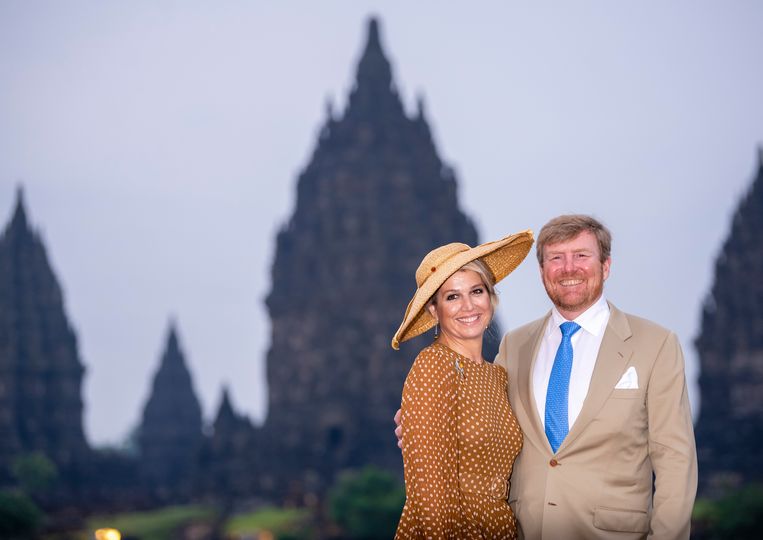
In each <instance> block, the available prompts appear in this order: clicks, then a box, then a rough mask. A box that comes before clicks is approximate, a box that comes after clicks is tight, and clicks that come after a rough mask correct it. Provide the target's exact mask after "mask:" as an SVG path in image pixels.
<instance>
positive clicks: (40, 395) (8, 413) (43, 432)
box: [0, 189, 89, 476]
mask: <svg viewBox="0 0 763 540" xmlns="http://www.w3.org/2000/svg"><path fill="white" fill-rule="evenodd" d="M84 371H85V370H84V367H83V366H82V363H81V361H80V358H79V353H78V351H77V338H76V336H75V335H74V330H73V329H72V327H71V325H70V324H69V321H68V319H67V317H66V313H65V309H64V299H63V294H62V292H61V288H60V286H59V284H58V280H57V279H56V276H55V275H54V273H53V269H52V268H51V266H50V263H49V261H48V257H47V254H46V251H45V246H44V245H43V243H42V240H41V238H40V236H39V235H38V234H37V233H36V232H35V231H34V230H33V229H32V228H31V226H30V225H29V223H28V221H27V215H26V209H25V208H24V198H23V193H22V191H21V189H19V190H18V194H17V200H16V208H15V210H14V213H13V217H12V219H11V221H10V223H9V224H8V226H7V227H6V229H5V231H4V232H3V233H2V237H0V465H5V466H7V464H8V463H9V460H11V459H12V458H13V457H14V456H16V455H18V454H21V453H29V452H42V453H44V454H45V455H46V456H47V457H48V458H50V459H51V460H52V461H53V462H55V463H56V465H58V467H59V468H60V469H61V472H62V473H63V475H64V476H66V475H67V470H68V469H69V468H70V467H71V466H73V465H75V463H76V462H77V461H80V460H82V459H83V458H84V457H86V456H87V453H88V452H89V448H88V445H87V441H86V440H85V435H84V431H83V427H82V410H83V405H82V378H83V375H84ZM0 469H5V467H2V466H0ZM4 472H5V473H7V469H5V471H4ZM0 476H2V475H1V474H0Z"/></svg>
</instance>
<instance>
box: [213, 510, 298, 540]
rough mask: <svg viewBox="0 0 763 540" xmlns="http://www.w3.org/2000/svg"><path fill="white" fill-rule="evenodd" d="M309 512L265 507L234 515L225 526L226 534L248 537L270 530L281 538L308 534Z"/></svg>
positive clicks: (283, 539) (285, 538)
mask: <svg viewBox="0 0 763 540" xmlns="http://www.w3.org/2000/svg"><path fill="white" fill-rule="evenodd" d="M309 516H310V515H309V512H308V511H307V510H304V509H298V508H288V509H279V508H273V507H270V506H268V507H265V508H261V509H260V510H257V511H256V512H251V513H248V514H237V515H235V516H233V517H232V518H231V519H230V520H229V521H228V522H227V524H226V526H225V534H226V535H228V536H231V537H233V538H239V537H243V538H247V537H251V536H254V535H255V534H256V533H258V532H262V531H268V532H270V533H272V534H273V536H274V537H275V538H277V539H279V540H287V539H289V538H304V537H305V536H307V534H306V533H307V527H308V525H307V523H308V520H309Z"/></svg>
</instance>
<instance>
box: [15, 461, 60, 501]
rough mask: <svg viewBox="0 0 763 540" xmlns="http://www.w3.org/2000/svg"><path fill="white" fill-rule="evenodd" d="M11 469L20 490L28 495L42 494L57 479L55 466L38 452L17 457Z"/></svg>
mask: <svg viewBox="0 0 763 540" xmlns="http://www.w3.org/2000/svg"><path fill="white" fill-rule="evenodd" d="M11 469H12V471H13V476H15V477H16V480H17V481H18V483H19V485H20V486H21V489H23V490H24V492H25V493H28V494H30V495H32V494H39V493H42V492H44V491H45V490H47V489H48V488H49V487H51V486H52V485H53V484H54V483H55V482H56V480H57V479H58V469H57V468H56V466H55V464H54V463H53V462H52V461H51V460H50V459H48V457H47V456H46V455H45V454H42V453H40V452H34V453H31V454H24V455H22V456H19V457H17V458H16V459H14V460H13V464H12V466H11Z"/></svg>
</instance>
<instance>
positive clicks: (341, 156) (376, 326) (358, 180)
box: [265, 20, 495, 494]
mask: <svg viewBox="0 0 763 540" xmlns="http://www.w3.org/2000/svg"><path fill="white" fill-rule="evenodd" d="M454 241H460V242H465V243H467V244H470V245H474V244H476V243H477V232H476V230H475V227H474V225H473V223H472V222H471V220H470V219H469V218H468V217H467V216H465V215H464V213H463V212H462V211H461V209H460V208H459V204H458V198H457V182H456V177H455V174H454V171H453V169H452V168H451V167H449V166H448V165H447V164H446V163H444V162H443V161H442V159H441V158H440V157H439V155H438V153H437V149H436V148H435V145H434V142H433V140H432V134H431V131H430V127H429V123H428V121H427V119H426V117H425V114H424V110H423V105H422V103H421V101H419V104H418V109H417V110H416V111H415V112H413V113H412V114H408V113H407V112H406V110H405V107H404V105H403V102H402V100H401V97H400V95H399V94H398V91H397V89H396V87H395V83H394V79H393V76H392V69H391V67H390V62H389V60H388V59H387V57H386V55H385V53H384V50H383V48H382V43H381V40H380V35H379V24H378V22H377V21H376V20H371V21H370V22H369V25H368V37H367V42H366V44H365V48H364V50H363V52H362V55H361V57H360V61H359V62H358V65H357V76H356V80H355V84H354V86H353V88H352V89H351V91H350V95H349V99H348V102H347V106H346V108H345V110H344V112H343V113H341V114H338V115H335V114H334V113H333V112H331V111H329V112H328V115H327V118H326V120H325V123H324V124H323V126H322V129H321V131H320V136H319V138H318V141H317V144H316V148H315V151H314V152H313V155H312V157H311V159H310V161H309V163H308V164H307V166H306V167H305V169H304V170H303V171H302V173H301V174H300V175H299V179H298V183H297V201H296V208H295V210H294V213H293V215H292V216H291V217H290V218H289V220H288V222H287V223H285V224H284V225H283V227H282V229H281V230H280V232H279V233H278V238H277V245H276V253H275V260H274V262H273V267H272V284H273V288H272V290H271V292H270V294H269V295H268V297H267V307H268V310H269V312H270V317H271V320H272V337H271V346H270V350H269V352H268V355H267V378H268V389H269V390H268V392H269V403H268V405H269V406H268V416H267V422H266V425H265V432H266V433H267V434H268V435H269V436H268V439H269V440H272V441H273V442H274V445H275V448H274V449H273V452H274V456H277V460H276V461H277V463H276V464H274V465H275V468H274V469H273V471H274V474H278V475H282V476H284V477H289V478H291V482H290V487H291V488H293V489H294V490H296V491H298V492H302V493H308V494H309V493H317V492H320V491H322V490H323V489H325V487H326V486H327V485H330V483H331V481H332V480H333V477H334V476H335V474H336V473H337V472H338V471H341V470H342V469H346V468H355V467H361V466H364V465H367V464H374V465H376V466H378V467H382V468H386V469H389V470H394V471H399V472H402V459H401V457H400V452H399V449H398V448H397V446H396V445H395V439H394V436H393V434H392V428H393V423H392V415H393V414H394V412H395V410H397V408H398V407H399V405H400V395H401V391H402V385H403V381H404V379H405V375H406V374H407V372H408V369H409V367H410V365H411V363H412V361H413V358H414V357H415V354H416V353H417V352H418V350H419V349H420V348H422V347H423V346H424V344H425V342H427V341H428V340H431V339H432V337H431V334H430V335H428V336H425V337H422V338H418V339H417V340H414V341H413V342H412V343H406V344H403V347H402V348H401V350H400V351H394V350H393V349H392V348H391V347H390V340H391V338H392V335H393V333H394V331H395V330H396V329H397V326H398V325H399V324H400V321H401V320H402V317H403V313H404V311H405V307H406V305H407V303H408V301H409V300H410V298H411V296H412V294H413V291H414V289H415V279H414V272H415V270H416V267H417V266H418V264H419V262H420V261H421V259H422V257H423V256H424V255H425V254H426V253H427V252H428V251H430V250H431V249H433V248H434V247H437V246H439V245H442V244H445V243H448V242H454ZM493 350H495V346H493ZM488 354H490V352H488Z"/></svg>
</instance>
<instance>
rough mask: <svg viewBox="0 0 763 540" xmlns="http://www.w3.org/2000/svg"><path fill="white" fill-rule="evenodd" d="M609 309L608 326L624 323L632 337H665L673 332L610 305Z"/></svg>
mask: <svg viewBox="0 0 763 540" xmlns="http://www.w3.org/2000/svg"><path fill="white" fill-rule="evenodd" d="M609 307H610V310H611V313H610V318H609V324H610V326H613V325H618V324H620V325H622V324H623V322H625V323H626V324H627V326H628V327H629V329H630V331H631V332H633V334H634V335H650V336H665V337H667V336H668V335H669V334H672V333H673V331H672V330H670V329H669V328H666V327H664V326H662V325H660V324H658V323H656V322H654V321H652V320H650V319H645V318H644V317H640V316H638V315H633V314H632V313H626V312H625V311H621V310H619V309H618V308H617V307H615V306H614V305H612V304H611V303H610V304H609Z"/></svg>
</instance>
